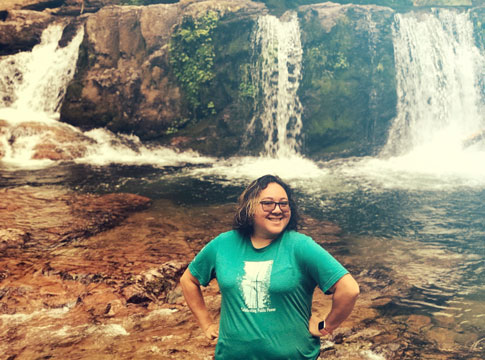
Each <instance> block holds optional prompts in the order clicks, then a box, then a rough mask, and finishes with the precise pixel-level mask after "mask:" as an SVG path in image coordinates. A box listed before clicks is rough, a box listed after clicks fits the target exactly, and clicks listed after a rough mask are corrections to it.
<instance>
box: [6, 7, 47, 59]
mask: <svg viewBox="0 0 485 360" xmlns="http://www.w3.org/2000/svg"><path fill="white" fill-rule="evenodd" d="M0 16H1V17H2V19H1V21H0V56H2V55H9V54H14V53H17V52H19V51H29V50H31V49H32V48H33V47H34V46H35V45H37V44H38V43H40V39H41V36H42V32H43V31H44V29H45V28H46V27H47V25H49V24H50V23H51V22H53V21H54V18H53V16H52V15H51V14H49V13H45V12H38V11H31V10H10V11H3V12H1V11H0Z"/></svg>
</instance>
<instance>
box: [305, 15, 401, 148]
mask: <svg viewBox="0 0 485 360" xmlns="http://www.w3.org/2000/svg"><path fill="white" fill-rule="evenodd" d="M359 21H365V19H362V18H359V15H358V14H356V13H352V12H348V13H347V15H342V16H341V17H340V18H339V19H338V20H337V23H336V25H335V26H334V27H333V28H332V30H331V31H330V32H326V31H325V30H323V28H322V25H321V23H320V21H319V20H318V18H317V17H316V16H313V17H312V16H310V17H308V16H307V17H304V18H302V22H301V25H302V31H303V32H304V34H305V36H304V39H305V41H304V54H303V78H302V81H301V84H300V90H299V92H300V99H301V101H302V104H303V106H304V108H305V112H304V116H303V122H304V125H303V131H304V136H305V144H306V145H305V147H306V149H305V152H306V153H308V154H309V155H323V153H326V152H329V151H338V152H341V151H344V150H345V151H350V152H354V153H355V152H359V153H363V152H364V153H365V152H366V151H367V152H368V151H370V149H372V148H375V147H376V146H378V145H381V143H382V142H383V141H384V140H383V138H384V136H385V133H386V131H387V126H388V124H389V119H390V118H392V116H393V114H392V110H391V112H390V111H389V109H395V101H396V94H395V93H394V91H392V90H390V89H395V84H394V78H395V75H394V59H393V48H392V39H391V34H390V26H389V22H390V21H392V19H391V17H389V18H388V19H385V18H384V17H383V18H381V19H380V21H382V22H383V24H378V26H381V27H382V28H383V29H384V30H383V32H381V33H379V39H378V40H376V39H374V40H372V39H371V38H370V36H369V34H368V33H367V32H365V30H363V29H362V26H358V25H357V23H358V22H359ZM359 29H360V30H359ZM364 29H365V27H364ZM376 134H377V135H376ZM376 137H377V138H376Z"/></svg>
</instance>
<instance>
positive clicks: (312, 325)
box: [308, 316, 330, 337]
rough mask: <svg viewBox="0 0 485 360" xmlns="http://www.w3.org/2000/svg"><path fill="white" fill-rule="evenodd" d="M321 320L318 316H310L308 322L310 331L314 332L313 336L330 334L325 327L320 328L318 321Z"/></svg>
mask: <svg viewBox="0 0 485 360" xmlns="http://www.w3.org/2000/svg"><path fill="white" fill-rule="evenodd" d="M320 321H321V320H319V319H317V318H315V317H313V316H312V317H311V318H310V321H309V323H308V331H310V334H312V335H313V336H317V337H322V336H325V335H328V334H330V333H329V332H328V331H327V330H325V329H322V330H318V323H319V322H320Z"/></svg>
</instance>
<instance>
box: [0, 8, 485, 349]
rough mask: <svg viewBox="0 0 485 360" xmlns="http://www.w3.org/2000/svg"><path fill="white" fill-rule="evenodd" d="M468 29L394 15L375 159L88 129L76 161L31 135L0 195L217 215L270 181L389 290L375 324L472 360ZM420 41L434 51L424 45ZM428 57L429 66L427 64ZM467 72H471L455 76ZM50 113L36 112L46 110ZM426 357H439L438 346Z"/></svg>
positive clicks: (477, 66)
mask: <svg viewBox="0 0 485 360" xmlns="http://www.w3.org/2000/svg"><path fill="white" fill-rule="evenodd" d="M271 21H272V20H271ZM271 21H269V20H268V19H266V21H261V23H262V24H266V25H267V24H268V23H271ZM288 21H294V18H290V20H288ZM266 25H265V26H266ZM469 27H470V21H469V19H468V15H467V14H466V13H454V12H450V11H441V12H438V11H436V12H432V13H429V14H424V15H423V14H405V15H396V21H395V29H394V31H395V53H396V70H397V74H398V79H397V83H398V89H397V91H398V98H399V100H398V116H397V118H396V119H395V122H394V124H393V126H392V127H391V130H390V135H389V142H388V145H386V147H385V148H384V149H383V150H382V152H381V153H380V155H378V156H376V157H365V158H362V157H360V158H359V157H354V158H345V159H334V160H331V161H316V160H309V159H306V158H304V157H302V156H300V155H298V153H297V152H296V151H295V147H294V144H295V142H292V146H293V147H292V148H291V149H290V151H288V152H283V153H284V154H286V155H285V156H279V157H275V155H274V151H275V149H280V146H282V144H279V145H278V146H273V147H271V149H270V150H267V153H265V154H262V155H261V156H258V157H233V158H230V159H220V158H211V157H204V156H200V155H198V154H196V153H191V152H185V153H180V152H177V151H174V150H172V149H166V148H161V147H157V146H149V145H147V144H142V143H141V142H139V140H138V139H136V138H135V137H127V136H125V137H122V136H116V135H114V134H111V133H109V132H108V131H106V130H104V129H97V130H92V131H91V132H87V133H84V134H83V135H84V136H88V137H90V138H91V139H93V140H94V145H92V147H91V148H90V149H89V151H88V152H87V154H86V155H85V156H84V157H82V158H78V159H75V160H73V161H68V162H53V161H49V160H42V161H39V160H33V159H31V158H30V157H29V156H30V155H29V151H32V149H31V147H29V146H28V143H31V142H32V141H34V140H35V138H36V136H38V135H37V134H33V135H32V134H29V135H28V136H29V141H26V142H24V143H22V144H20V143H19V144H18V147H17V148H15V147H14V146H13V144H9V146H11V147H10V148H9V150H8V151H7V154H6V156H5V157H4V158H3V161H2V162H1V163H0V165H1V166H0V187H8V186H20V185H31V186H43V185H61V186H65V187H68V188H71V189H73V190H75V191H81V192H95V193H108V192H131V193H137V194H141V195H145V196H148V197H150V198H152V199H153V200H154V201H155V202H156V201H157V200H159V199H171V200H174V201H175V202H176V203H177V204H180V205H181V206H194V205H197V206H201V205H204V206H212V205H218V204H226V203H232V202H235V201H236V199H237V196H238V194H239V193H240V192H241V191H242V189H243V188H244V186H245V185H246V184H247V183H248V182H249V181H251V180H253V179H254V178H256V177H258V176H261V175H264V174H268V173H270V174H277V175H279V176H281V177H282V178H283V179H285V180H286V181H288V182H289V184H290V185H291V186H292V187H293V188H294V189H295V191H296V194H297V198H298V203H299V206H300V207H301V209H302V210H303V211H304V212H305V213H306V214H308V215H310V216H312V217H314V218H317V219H322V220H330V221H333V222H335V223H337V224H338V225H339V226H340V227H341V228H342V230H343V235H342V236H343V241H342V242H340V243H339V245H338V246H335V247H332V245H329V247H330V250H331V251H332V253H334V254H335V255H336V256H337V257H339V256H341V257H345V258H346V259H351V260H352V262H351V263H350V264H349V265H350V266H351V268H352V269H354V270H355V271H356V272H357V273H360V274H362V273H365V272H366V271H367V273H369V274H370V273H372V271H375V270H377V269H378V270H379V271H381V272H385V273H386V279H387V280H386V284H382V283H379V282H380V281H382V280H381V279H380V278H378V277H376V278H375V279H374V280H375V282H376V288H384V287H386V286H390V289H391V290H390V291H389V292H388V293H386V292H384V291H383V296H389V297H390V298H391V301H389V302H387V303H386V304H385V305H384V306H380V307H379V311H380V312H381V314H382V316H384V317H388V318H389V319H392V321H396V322H399V321H405V320H404V319H406V318H407V317H406V316H407V315H410V314H417V315H424V316H426V317H428V318H429V319H431V325H430V328H432V329H435V330H436V329H443V330H444V331H446V334H449V335H450V336H451V337H452V339H451V340H450V342H451V344H453V345H452V347H451V348H449V347H448V348H446V349H445V350H446V351H447V352H448V353H454V352H456V354H460V355H456V356H457V357H456V358H472V356H481V355H483V354H484V352H483V348H484V347H485V340H484V338H485V282H484V281H483V278H484V276H485V261H484V259H485V256H484V255H485V222H484V218H485V205H484V204H485V165H484V164H485V146H484V144H483V141H481V140H478V141H474V139H476V138H474V137H473V135H474V134H475V133H477V132H479V131H481V130H482V129H483V128H484V127H485V120H484V117H483V114H484V112H483V103H484V102H485V101H484V99H483V94H481V92H480V90H479V89H480V88H479V82H480V78H481V77H482V76H483V75H482V74H483V73H482V71H483V67H484V63H485V62H484V61H483V54H481V53H480V51H479V50H478V49H477V48H476V47H475V45H474V44H472V42H471V40H470V38H469V36H468V35H469V32H470V31H472V30H470V29H469ZM286 28H290V27H289V26H287V27H286ZM423 38H430V39H431V40H430V41H429V42H428V43H426V44H423V42H422V41H420V39H423ZM259 39H260V40H259V41H262V40H261V38H259ZM449 47H451V48H449ZM440 52H441V55H440ZM430 53H433V54H435V55H433V56H435V57H436V58H433V57H430V56H425V55H424V54H430ZM422 59H426V61H424V60H422ZM433 59H434V60H433ZM421 60H422V61H421ZM464 63H466V64H467V66H466V67H465V66H463V64H464ZM417 67H418V69H417ZM464 68H466V69H465V70H467V71H466V74H463V73H460V72H462V71H464ZM410 79H412V80H413V81H410ZM423 84H426V86H424V85H423ZM9 91H14V90H9ZM291 91H294V89H292V90H291ZM456 91H458V93H456ZM463 94H467V96H463ZM440 104H441V105H440ZM56 106H57V103H56V104H53V105H51V107H50V108H49V109H42V111H43V112H42V113H43V114H45V113H47V114H49V112H50V113H51V114H52V113H55V111H56ZM294 106H301V105H300V104H299V102H296V103H295V105H294ZM3 110H4V111H3V113H2V114H3V118H9V115H8V114H9V113H12V112H13V113H15V114H16V115H15V116H14V117H16V119H17V120H15V121H16V122H18V114H19V113H18V111H19V110H18V107H16V106H15V104H14V102H13V101H11V103H9V104H4V109H3ZM34 111H37V112H40V110H39V109H38V108H34ZM48 117H49V116H48ZM54 117H55V116H54ZM277 117H278V116H275V118H277ZM9 121H10V123H12V124H13V123H14V120H12V118H10V120H9ZM39 121H40V122H47V123H50V124H52V122H56V119H55V118H52V116H51V117H50V118H49V119H48V120H45V119H43V118H42V119H39ZM298 123H299V121H298ZM299 124H300V123H299ZM56 126H61V127H62V126H65V125H62V124H58V123H56ZM286 126H287V125H285V127H286ZM298 126H300V125H298ZM273 132H274V131H273ZM25 136H27V134H26V135H25ZM470 139H472V141H469V140H470ZM369 276H371V275H369ZM389 279H391V280H389ZM429 341H431V342H432V341H433V339H430V340H429ZM435 346H436V347H437V348H441V347H440V344H439V343H438V342H437V343H436V344H435ZM464 354H465V355H464ZM466 354H468V355H466Z"/></svg>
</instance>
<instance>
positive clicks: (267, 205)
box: [259, 200, 290, 212]
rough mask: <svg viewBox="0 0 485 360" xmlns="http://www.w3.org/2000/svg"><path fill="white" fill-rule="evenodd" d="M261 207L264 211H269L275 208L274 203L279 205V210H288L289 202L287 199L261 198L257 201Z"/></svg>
mask: <svg viewBox="0 0 485 360" xmlns="http://www.w3.org/2000/svg"><path fill="white" fill-rule="evenodd" d="M259 203H260V204H261V206H262V207H263V211H264V212H271V211H273V210H274V209H276V205H278V206H279V207H280V210H281V211H283V212H288V211H290V203H289V202H288V201H279V202H278V201H270V200H263V201H260V202H259Z"/></svg>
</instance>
